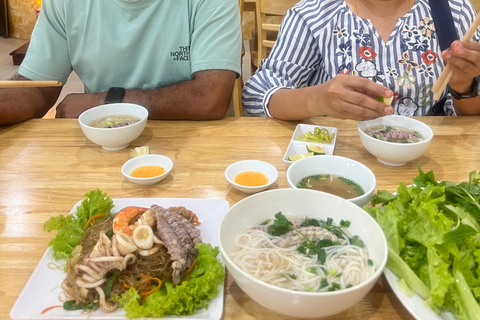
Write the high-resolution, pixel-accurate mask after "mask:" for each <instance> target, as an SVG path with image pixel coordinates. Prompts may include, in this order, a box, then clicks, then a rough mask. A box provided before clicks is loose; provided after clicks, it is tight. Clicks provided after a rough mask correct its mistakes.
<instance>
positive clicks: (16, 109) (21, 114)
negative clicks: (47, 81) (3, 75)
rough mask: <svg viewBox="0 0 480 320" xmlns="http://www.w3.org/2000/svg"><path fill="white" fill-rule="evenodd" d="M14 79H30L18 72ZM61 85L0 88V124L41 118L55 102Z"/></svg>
mask: <svg viewBox="0 0 480 320" xmlns="http://www.w3.org/2000/svg"><path fill="white" fill-rule="evenodd" d="M11 80H12V81H15V80H30V79H27V78H25V77H23V76H21V75H19V74H16V75H14V76H13V77H12V79H11ZM61 90H62V88H61V87H52V88H12V89H0V125H7V124H14V123H18V122H22V121H25V120H28V119H31V118H41V117H43V116H44V115H45V114H46V113H47V112H48V110H49V109H50V108H51V107H52V106H53V105H54V104H55V101H57V98H58V96H59V94H60V92H61Z"/></svg>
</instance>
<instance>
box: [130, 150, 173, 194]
mask: <svg viewBox="0 0 480 320" xmlns="http://www.w3.org/2000/svg"><path fill="white" fill-rule="evenodd" d="M142 166H161V167H163V168H164V169H165V172H164V173H163V174H161V175H159V176H155V177H151V178H135V177H132V176H131V175H130V174H131V173H132V171H133V170H134V169H136V168H138V167H142ZM172 168H173V161H172V160H171V159H170V158H169V157H166V156H162V155H159V154H145V155H143V156H138V157H135V158H132V159H130V160H128V161H127V162H125V163H124V165H123V166H122V174H123V175H124V176H125V178H127V179H128V180H130V181H132V182H134V183H136V184H139V185H142V186H148V185H152V184H155V183H157V182H160V181H162V180H163V179H164V178H165V177H166V176H167V175H168V174H169V173H170V171H172Z"/></svg>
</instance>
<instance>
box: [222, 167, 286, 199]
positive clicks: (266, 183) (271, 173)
mask: <svg viewBox="0 0 480 320" xmlns="http://www.w3.org/2000/svg"><path fill="white" fill-rule="evenodd" d="M225 178H226V179H227V181H228V182H230V184H231V185H232V186H233V187H234V188H235V189H237V190H240V191H242V192H243V193H248V194H251V193H256V192H260V191H264V190H266V189H268V188H269V187H270V186H271V185H272V184H273V183H274V182H275V181H277V179H278V171H277V168H275V167H274V166H273V165H271V164H270V163H268V162H265V161H260V160H242V161H237V162H235V163H232V164H231V165H229V166H228V167H227V169H226V170H225Z"/></svg>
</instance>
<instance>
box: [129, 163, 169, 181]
mask: <svg viewBox="0 0 480 320" xmlns="http://www.w3.org/2000/svg"><path fill="white" fill-rule="evenodd" d="M163 173H165V169H164V168H163V167H161V166H141V167H138V168H135V169H133V171H132V173H130V175H131V176H132V177H135V178H153V177H156V176H159V175H161V174H163Z"/></svg>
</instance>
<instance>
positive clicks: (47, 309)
mask: <svg viewBox="0 0 480 320" xmlns="http://www.w3.org/2000/svg"><path fill="white" fill-rule="evenodd" d="M55 308H63V306H51V307H48V308H45V309H43V310H42V312H40V314H44V313H45V312H48V311H50V310H52V309H55Z"/></svg>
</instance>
